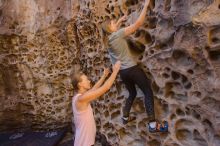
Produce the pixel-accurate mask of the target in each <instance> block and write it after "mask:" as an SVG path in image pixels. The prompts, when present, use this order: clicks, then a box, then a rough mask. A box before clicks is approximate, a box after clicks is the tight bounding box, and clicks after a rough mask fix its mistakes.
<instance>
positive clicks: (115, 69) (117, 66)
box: [112, 61, 121, 72]
mask: <svg viewBox="0 0 220 146" xmlns="http://www.w3.org/2000/svg"><path fill="white" fill-rule="evenodd" d="M120 67H121V61H117V62H116V63H115V64H114V65H113V67H112V70H113V72H118V71H119V69H120Z"/></svg>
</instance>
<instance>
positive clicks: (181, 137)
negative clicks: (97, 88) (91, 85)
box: [0, 0, 220, 146]
mask: <svg viewBox="0 0 220 146" xmlns="http://www.w3.org/2000/svg"><path fill="white" fill-rule="evenodd" d="M143 4H144V1H143V0H56V1H55V0H47V1H45V0H0V100H1V102H0V130H2V131H7V130H12V129H18V128H37V129H39V128H40V129H48V128H50V129H51V128H59V127H64V126H66V125H68V124H70V123H71V117H72V113H71V98H72V96H73V90H72V86H71V84H70V79H69V75H70V72H71V71H72V70H74V69H75V68H76V67H78V66H80V67H81V69H82V71H84V72H85V73H86V74H88V75H89V76H90V77H91V79H92V81H97V80H98V78H99V77H100V76H101V74H102V71H103V67H104V66H109V67H110V64H111V63H110V60H109V57H108V54H107V48H108V45H107V42H106V39H105V36H104V34H103V32H102V29H101V24H102V22H104V21H105V20H107V19H112V18H116V19H118V18H119V17H120V16H123V15H125V14H126V15H128V19H127V21H126V22H125V23H124V24H123V26H127V25H129V24H131V23H133V22H134V21H135V20H136V19H137V17H138V15H139V14H140V11H141V9H142V7H143ZM131 37H132V38H133V39H134V40H136V41H138V42H140V43H142V44H143V45H144V46H145V51H144V53H142V54H137V55H136V56H134V57H136V59H137V60H138V62H139V63H140V66H141V67H142V68H143V69H144V71H145V72H146V74H147V75H148V77H149V78H150V79H151V82H152V88H153V91H154V96H155V111H156V117H157V118H158V119H160V120H167V121H168V122H169V125H170V129H169V133H167V134H150V133H149V132H148V130H147V128H146V124H147V121H148V118H147V114H146V113H145V109H144V105H143V94H142V93H141V91H139V90H138V96H137V98H136V100H135V103H134V105H133V107H132V111H131V115H133V116H136V117H137V119H136V120H135V121H133V122H131V123H129V124H128V125H123V124H122V122H121V119H120V118H121V116H122V107H123V105H124V102H125V99H126V97H127V96H128V92H127V90H126V89H125V87H124V85H123V84H122V82H121V80H120V78H119V77H118V78H117V80H116V82H115V83H114V85H113V87H112V88H111V89H110V91H109V92H108V93H106V94H105V95H104V96H103V97H101V98H100V99H99V100H97V101H96V102H93V103H92V106H93V109H94V113H95V118H96V123H97V129H98V131H99V132H101V133H102V134H104V135H105V136H106V138H107V140H108V142H109V143H110V144H111V145H115V146H117V145H119V146H126V145H127V146H160V145H161V146H218V145H219V144H220V128H219V127H220V114H219V113H218V112H219V111H220V0H151V4H150V7H149V9H148V12H147V19H146V21H145V23H144V25H143V26H142V27H141V28H140V29H139V30H138V31H137V32H136V33H135V34H133V35H132V36H131Z"/></svg>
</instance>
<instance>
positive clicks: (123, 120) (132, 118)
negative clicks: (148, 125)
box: [121, 116, 136, 125]
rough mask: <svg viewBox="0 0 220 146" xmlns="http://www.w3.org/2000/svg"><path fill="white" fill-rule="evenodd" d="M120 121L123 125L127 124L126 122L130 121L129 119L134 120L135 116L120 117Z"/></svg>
mask: <svg viewBox="0 0 220 146" xmlns="http://www.w3.org/2000/svg"><path fill="white" fill-rule="evenodd" d="M121 119H122V123H123V124H124V125H125V124H127V123H128V122H131V121H134V120H135V119H136V118H135V117H124V116H123V117H122V118H121Z"/></svg>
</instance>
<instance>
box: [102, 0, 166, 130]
mask: <svg viewBox="0 0 220 146" xmlns="http://www.w3.org/2000/svg"><path fill="white" fill-rule="evenodd" d="M149 4H150V0H145V4H144V8H143V10H142V12H141V14H140V16H139V17H138V19H137V20H136V21H135V22H134V23H133V24H131V25H129V26H126V27H124V28H120V25H121V23H122V22H123V21H125V20H126V17H125V16H124V17H122V18H120V19H119V20H118V21H115V20H108V21H106V22H105V23H104V25H103V29H104V31H105V32H106V33H107V34H109V36H108V44H109V45H110V47H111V48H109V49H108V53H109V56H110V59H111V61H112V63H113V64H114V62H115V61H116V60H120V61H121V67H120V72H119V73H120V77H121V79H122V81H123V83H124V84H125V86H126V88H127V90H128V92H129V97H128V98H127V100H126V103H125V106H124V108H123V117H122V121H123V123H124V124H127V123H128V122H129V121H131V120H132V118H131V117H129V113H130V110H131V107H132V104H133V102H134V99H135V97H136V95H137V91H136V88H135V85H137V86H138V87H139V88H140V89H141V90H142V92H143V93H144V96H145V100H144V103H145V108H146V112H147V113H148V118H149V123H148V129H149V131H150V132H167V131H168V123H167V122H166V121H163V122H162V123H160V122H158V121H157V120H156V119H155V113H154V97H153V92H152V89H151V85H150V81H149V79H148V78H147V76H146V74H145V73H144V71H143V70H142V69H141V68H140V67H139V66H138V65H137V62H136V60H135V59H134V58H133V54H132V52H130V50H129V48H128V43H127V41H126V37H127V36H129V35H131V34H133V33H134V32H135V31H136V30H137V29H138V28H140V27H141V26H142V25H143V24H144V21H145V16H146V12H147V8H148V6H149Z"/></svg>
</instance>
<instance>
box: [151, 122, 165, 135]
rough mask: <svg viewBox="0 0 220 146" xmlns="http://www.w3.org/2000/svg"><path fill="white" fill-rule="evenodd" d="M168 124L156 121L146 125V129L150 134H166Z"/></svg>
mask: <svg viewBox="0 0 220 146" xmlns="http://www.w3.org/2000/svg"><path fill="white" fill-rule="evenodd" d="M168 127H169V126H168V122H167V121H163V122H162V123H160V122H158V121H154V122H150V123H148V129H149V132H150V133H156V132H168Z"/></svg>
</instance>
